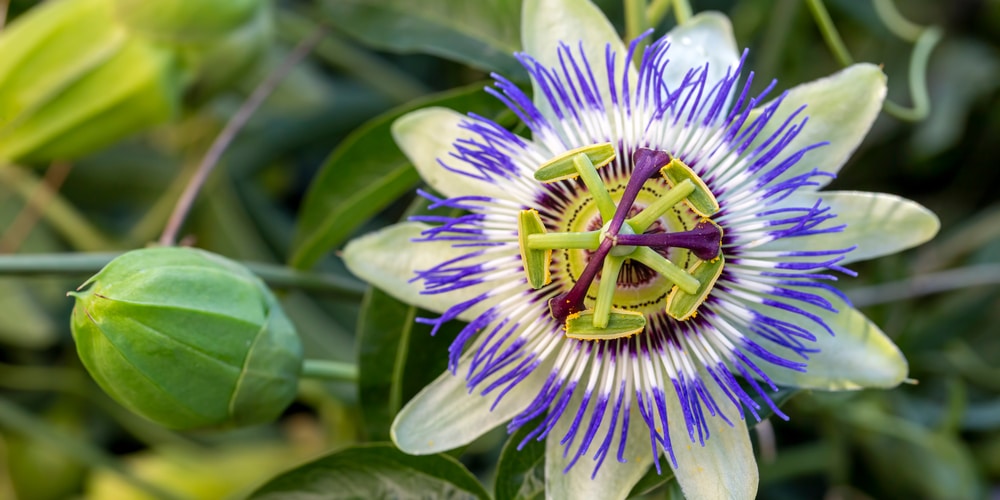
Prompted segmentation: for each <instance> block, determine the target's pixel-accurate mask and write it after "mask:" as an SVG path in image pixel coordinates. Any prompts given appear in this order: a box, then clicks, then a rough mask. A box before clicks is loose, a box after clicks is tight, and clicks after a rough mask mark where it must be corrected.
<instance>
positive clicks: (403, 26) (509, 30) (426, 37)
mask: <svg viewBox="0 0 1000 500" xmlns="http://www.w3.org/2000/svg"><path fill="white" fill-rule="evenodd" d="M322 6H323V8H322V10H321V11H322V12H323V13H324V14H326V16H325V19H326V20H327V21H329V22H330V23H331V24H333V25H334V26H336V27H337V28H339V29H342V30H344V31H346V32H347V33H350V34H351V35H353V36H355V37H357V38H359V39H361V40H362V41H364V42H365V43H367V44H368V45H371V46H372V47H375V48H378V49H383V50H389V51H394V52H401V53H412V52H422V53H427V54H433V55H436V56H440V57H444V58H446V59H451V60H453V61H458V62H460V63H464V64H468V65H470V66H473V67H476V68H479V69H482V70H486V71H498V72H501V73H506V74H508V76H509V75H510V74H511V73H519V72H522V71H523V69H522V68H521V65H520V64H518V62H517V60H516V59H514V57H513V53H514V52H517V51H519V50H521V45H520V43H518V42H519V40H518V36H519V31H520V30H519V28H520V26H521V2H520V1H519V0H479V1H476V2H469V1H467V0H424V1H422V2H411V1H409V0H327V1H325V2H323V3H322Z"/></svg>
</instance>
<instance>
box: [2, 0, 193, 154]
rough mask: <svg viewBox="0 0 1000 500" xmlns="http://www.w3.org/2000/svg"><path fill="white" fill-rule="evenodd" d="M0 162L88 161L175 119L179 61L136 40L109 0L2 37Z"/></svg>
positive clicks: (71, 2)
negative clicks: (131, 136)
mask: <svg viewBox="0 0 1000 500" xmlns="http://www.w3.org/2000/svg"><path fill="white" fill-rule="evenodd" d="M0 54H3V58H0V159H3V160H12V161H21V160H29V161H34V160H38V161H48V160H52V159H57V158H59V159H66V158H74V157H78V156H81V155H83V154H86V153H89V152H91V151H94V150H96V149H98V148H100V147H103V146H106V145H108V144H110V143H111V142H114V141H116V140H118V139H120V138H121V137H122V136H124V135H126V134H128V133H131V132H134V131H136V130H139V129H142V128H145V127H148V126H151V125H154V124H157V123H161V122H164V121H166V120H168V119H170V118H171V117H173V116H174V115H175V114H176V112H177V108H178V106H179V102H180V86H179V79H178V73H177V70H176V59H177V58H176V55H175V54H174V53H172V52H171V51H170V50H169V49H167V48H165V47H161V46H157V45H155V44H153V43H151V42H149V41H146V40H142V39H136V38H135V37H131V36H129V34H128V33H127V31H126V30H125V29H123V28H122V27H121V26H120V25H119V23H118V22H117V21H116V20H115V18H114V12H113V9H112V6H111V4H110V3H109V2H108V0H62V1H58V2H48V3H45V4H43V5H41V6H39V7H36V8H34V9H32V10H31V11H29V12H28V13H27V14H25V15H23V16H21V17H20V18H18V19H17V20H16V21H15V22H14V23H12V24H11V25H10V26H9V27H8V28H7V29H6V30H4V31H3V33H2V34H0Z"/></svg>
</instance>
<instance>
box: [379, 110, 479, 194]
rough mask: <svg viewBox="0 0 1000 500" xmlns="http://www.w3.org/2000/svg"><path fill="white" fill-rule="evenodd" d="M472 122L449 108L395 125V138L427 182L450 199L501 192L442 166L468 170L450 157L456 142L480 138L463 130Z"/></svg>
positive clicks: (411, 114)
mask: <svg viewBox="0 0 1000 500" xmlns="http://www.w3.org/2000/svg"><path fill="white" fill-rule="evenodd" d="M468 119H469V118H468V117H466V116H465V115H462V114H461V113H457V112H455V111H452V110H450V109H447V108H441V107H430V108H422V109H418V110H416V111H411V112H409V113H407V114H405V115H403V116H401V117H399V118H398V119H397V120H396V121H395V122H393V124H392V137H393V138H394V139H395V140H396V144H397V145H398V146H399V149H401V150H402V151H403V153H404V154H405V155H406V157H407V158H409V159H410V161H411V162H413V166H414V167H416V169H417V172H419V173H420V177H421V178H423V180H424V182H426V183H427V184H429V185H430V186H431V187H432V188H434V189H435V190H436V191H438V192H439V193H441V194H443V195H445V196H448V197H455V196H470V195H472V196H494V195H495V194H496V192H497V189H496V186H495V185H493V184H492V183H489V182H486V181H482V180H478V179H474V178H472V177H469V176H467V175H462V174H460V173H457V172H453V171H451V170H448V169H446V168H444V167H443V166H441V164H440V163H438V160H441V161H444V162H447V163H448V164H449V165H450V166H451V167H453V168H468V167H467V166H465V164H464V162H462V161H460V160H457V159H453V158H451V157H450V156H449V154H450V153H452V152H453V151H454V150H455V148H454V143H455V141H457V140H459V139H473V138H477V137H478V136H477V135H476V134H474V133H472V132H470V131H468V130H466V129H463V128H461V127H459V124H460V123H461V122H462V121H466V120H468Z"/></svg>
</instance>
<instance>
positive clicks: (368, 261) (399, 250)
mask: <svg viewBox="0 0 1000 500" xmlns="http://www.w3.org/2000/svg"><path fill="white" fill-rule="evenodd" d="M428 228H430V226H428V225H426V224H423V223H419V222H402V223H399V224H394V225H392V226H389V227H386V228H383V229H381V230H379V231H375V232H373V233H369V234H366V235H364V236H361V237H360V238H356V239H354V240H351V241H350V242H348V243H347V246H346V247H344V253H343V259H344V263H345V264H346V265H347V269H349V270H350V271H351V272H352V273H354V275H355V276H357V277H359V278H361V279H363V280H365V281H367V282H368V283H371V284H372V285H374V286H376V287H378V288H380V289H382V290H383V291H384V292H385V293H388V294H389V295H391V296H393V297H395V298H397V299H399V300H401V301H403V302H406V303H407V304H413V305H415V306H417V307H422V308H424V309H427V310H430V311H434V312H436V313H443V312H444V311H446V310H447V309H448V308H449V307H451V306H454V305H455V304H458V303H460V302H463V301H466V300H469V299H471V298H473V297H475V296H477V295H479V294H481V293H483V292H485V291H487V290H489V289H490V288H492V287H491V286H490V285H489V284H482V285H475V286H471V287H468V288H464V289H462V290H456V291H454V292H448V293H441V294H432V295H428V294H422V293H420V292H421V290H423V284H422V283H420V282H419V281H413V282H411V281H410V280H411V279H412V278H413V277H414V276H415V274H414V273H415V271H418V270H425V269H429V268H431V267H434V266H435V265H438V264H440V263H442V262H445V261H447V260H449V259H453V258H455V257H459V256H461V255H464V254H467V253H469V249H468V248H455V247H453V246H452V245H451V244H450V243H449V242H446V241H426V242H420V243H413V241H412V240H413V239H414V238H419V237H420V233H421V231H423V230H425V229H428ZM418 245H419V246H418ZM486 308H487V307H486V306H485V305H477V306H473V307H472V308H470V309H469V310H468V311H466V312H464V313H463V314H461V315H459V316H458V318H459V319H461V320H463V321H470V320H472V319H474V318H476V317H477V316H479V315H480V314H481V313H482V312H483V311H484V310H485V309H486Z"/></svg>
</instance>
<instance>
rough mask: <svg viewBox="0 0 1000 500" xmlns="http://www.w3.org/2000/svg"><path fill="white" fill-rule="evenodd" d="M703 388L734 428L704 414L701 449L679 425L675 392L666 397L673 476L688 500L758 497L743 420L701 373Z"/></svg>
mask: <svg viewBox="0 0 1000 500" xmlns="http://www.w3.org/2000/svg"><path fill="white" fill-rule="evenodd" d="M702 380H705V381H706V383H705V387H706V388H707V389H708V392H709V393H710V394H711V395H712V398H713V399H715V402H716V403H718V405H719V407H720V409H721V410H722V411H723V413H724V414H725V415H726V417H727V418H728V419H729V421H730V422H732V423H733V426H732V427H730V426H729V425H728V424H727V423H726V422H724V421H723V420H722V419H721V418H718V417H713V416H711V415H709V414H708V413H707V411H706V414H705V417H706V418H705V420H706V423H707V424H708V427H709V429H710V433H711V434H710V435H709V438H708V439H707V440H706V441H705V445H704V446H702V445H701V443H699V442H692V441H691V439H690V438H689V437H688V434H687V430H686V428H685V426H684V425H683V424H682V422H683V417H681V415H683V414H684V413H683V411H682V410H681V405H680V403H679V402H678V400H677V397H676V393H672V395H671V396H668V397H667V412H668V415H671V417H672V418H673V419H674V420H673V422H672V423H671V425H670V442H671V444H672V445H673V448H674V456H675V457H676V458H677V467H675V468H674V475H675V476H676V477H677V481H678V482H679V483H680V485H681V490H682V491H683V492H684V497H685V498H687V499H688V500H714V499H718V498H728V499H742V498H746V499H752V498H754V497H755V496H756V495H757V485H758V476H757V461H756V459H755V458H754V454H753V447H752V446H751V445H750V435H749V434H748V433H747V425H746V421H745V420H743V419H742V418H741V415H740V412H739V410H738V409H737V408H736V407H735V406H734V405H733V403H732V402H731V401H730V400H729V398H728V397H727V396H726V395H725V394H724V393H723V392H722V391H721V390H720V389H719V388H718V387H717V386H716V385H715V384H714V383H713V382H711V377H710V376H709V375H707V374H703V376H702Z"/></svg>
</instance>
